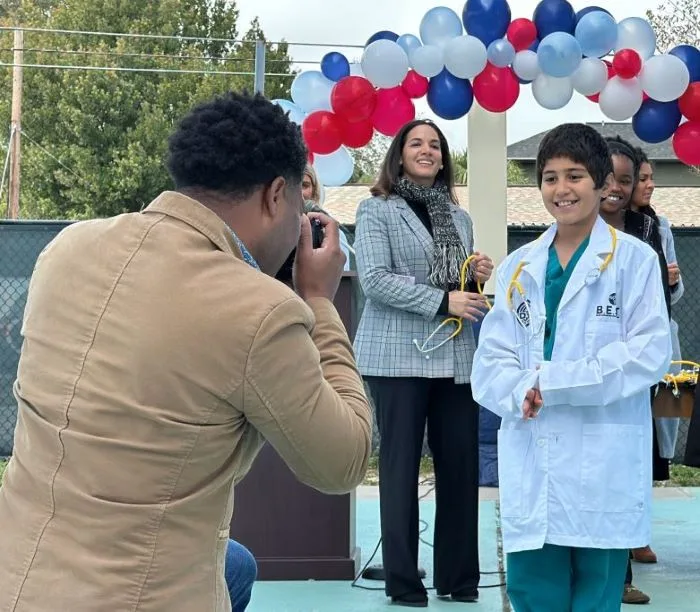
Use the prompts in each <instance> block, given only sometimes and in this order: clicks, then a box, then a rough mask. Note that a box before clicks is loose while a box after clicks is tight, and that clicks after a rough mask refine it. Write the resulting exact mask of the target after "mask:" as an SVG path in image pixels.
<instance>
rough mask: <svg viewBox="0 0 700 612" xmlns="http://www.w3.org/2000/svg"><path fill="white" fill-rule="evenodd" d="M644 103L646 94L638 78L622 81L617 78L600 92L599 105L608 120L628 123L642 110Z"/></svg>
mask: <svg viewBox="0 0 700 612" xmlns="http://www.w3.org/2000/svg"><path fill="white" fill-rule="evenodd" d="M643 101H644V92H643V91H642V86H641V84H640V83H639V79H638V78H636V77H635V78H633V79H621V78H620V77H618V76H615V77H613V78H612V79H610V80H609V81H608V83H607V85H605V87H603V91H601V92H600V98H599V99H598V105H599V106H600V110H601V112H602V113H603V114H604V115H605V116H606V117H607V118H608V119H612V120H613V121H626V120H627V119H631V118H632V117H633V116H634V114H635V113H636V112H637V111H638V110H639V109H640V108H641V106H642V102H643Z"/></svg>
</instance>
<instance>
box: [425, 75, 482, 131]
mask: <svg viewBox="0 0 700 612" xmlns="http://www.w3.org/2000/svg"><path fill="white" fill-rule="evenodd" d="M473 102H474V91H473V90H472V84H471V83H470V82H469V81H468V80H467V79H458V78H457V77H456V76H454V75H452V74H451V73H449V72H448V71H447V70H446V69H445V70H443V71H442V72H441V73H440V74H438V75H437V76H435V77H433V78H432V79H430V85H429V86H428V106H429V107H430V109H431V110H432V111H433V112H434V113H435V114H436V115H437V116H438V117H442V118H443V119H459V118H460V117H464V115H466V114H467V113H468V112H469V109H470V108H471V107H472V103H473Z"/></svg>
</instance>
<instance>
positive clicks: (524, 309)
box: [515, 300, 530, 327]
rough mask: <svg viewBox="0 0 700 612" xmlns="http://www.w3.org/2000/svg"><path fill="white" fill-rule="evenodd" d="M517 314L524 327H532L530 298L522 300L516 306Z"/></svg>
mask: <svg viewBox="0 0 700 612" xmlns="http://www.w3.org/2000/svg"><path fill="white" fill-rule="evenodd" d="M515 314H516V315H517V316H518V320H519V321H520V323H521V324H522V325H523V326H524V327H530V300H526V301H525V302H521V303H520V305H519V306H518V307H517V308H516V310H515Z"/></svg>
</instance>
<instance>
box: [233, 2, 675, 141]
mask: <svg viewBox="0 0 700 612" xmlns="http://www.w3.org/2000/svg"><path fill="white" fill-rule="evenodd" d="M569 1H570V2H571V4H572V5H573V7H574V9H575V10H577V11H578V10H580V9H582V8H584V7H586V6H589V5H592V4H596V5H598V6H602V7H604V8H606V9H607V10H608V11H610V12H611V13H612V14H613V15H614V16H615V18H616V19H617V20H618V21H620V20H622V19H624V18H625V17H646V11H647V10H648V9H652V10H653V9H656V8H657V7H658V5H659V4H660V3H661V0H569ZM538 2H539V0H510V7H511V12H512V18H513V19H516V18H518V17H527V18H530V19H531V18H532V14H533V11H534V9H535V7H536V6H537V4H538ZM464 4H465V1H464V0H459V1H455V0H443V1H438V0H435V1H432V2H431V1H426V0H349V1H345V2H335V1H332V0H331V1H329V0H294V1H291V2H290V1H287V2H280V0H237V5H238V8H239V10H240V20H239V24H240V25H239V28H238V29H239V33H242V32H245V30H246V29H247V27H248V24H249V23H250V22H251V21H252V20H253V19H254V18H255V17H256V16H257V17H259V19H260V24H261V26H262V29H263V31H264V32H265V36H266V37H267V39H268V40H271V41H280V40H286V41H287V42H289V43H298V44H293V45H290V55H291V56H292V58H293V59H294V60H296V61H301V62H320V60H321V58H322V57H323V56H324V55H325V54H326V53H328V52H330V51H339V52H341V53H344V54H345V55H346V57H347V58H348V59H349V60H350V61H353V60H356V61H359V60H360V58H361V57H362V49H361V48H356V49H353V48H347V47H345V46H344V45H360V46H362V45H364V43H365V41H366V40H367V39H368V38H369V37H370V36H371V35H372V34H373V33H374V32H377V31H378V30H392V31H394V32H396V33H398V34H405V33H412V34H415V35H418V29H419V26H420V22H421V19H422V18H423V15H425V13H426V12H427V11H428V10H429V9H431V8H433V7H435V6H447V7H449V8H451V9H453V10H454V11H455V12H456V13H457V14H458V15H461V14H462V9H463V8H464ZM308 45H328V46H308ZM297 67H298V68H301V69H303V70H319V69H320V68H319V65H318V63H316V65H314V64H307V63H304V64H300V65H299V66H297ZM530 89H531V88H530V86H529V85H526V86H523V87H521V90H520V98H519V99H518V101H517V103H516V104H515V106H514V107H513V108H512V109H511V110H510V111H508V113H507V138H508V144H511V143H513V142H517V141H519V140H523V139H525V138H528V137H529V136H532V135H534V134H537V133H539V132H542V131H545V130H548V129H550V128H552V127H554V126H556V125H559V124H561V123H566V122H568V121H587V122H593V121H608V122H609V120H607V119H606V118H605V116H604V115H602V114H601V112H600V111H599V110H598V106H597V104H594V103H593V102H590V101H589V100H587V99H586V98H584V97H583V96H581V95H579V94H578V93H574V97H573V98H572V100H571V102H569V104H568V105H567V106H566V107H564V108H563V109H560V110H557V111H550V110H546V109H543V108H542V107H540V106H539V105H538V104H537V102H535V100H534V98H533V97H532V93H531V91H530ZM416 111H417V114H418V115H419V116H423V117H430V118H432V119H435V120H436V123H438V124H439V125H440V127H441V128H442V129H443V130H444V131H445V133H446V135H447V137H448V139H449V141H450V145H451V146H452V148H453V149H456V150H460V149H465V148H466V142H467V119H466V117H465V118H462V119H457V120H455V121H445V120H442V119H439V118H437V117H435V116H434V115H433V114H432V112H431V111H430V109H429V108H428V105H427V103H426V102H425V99H423V100H421V101H418V103H417V105H416Z"/></svg>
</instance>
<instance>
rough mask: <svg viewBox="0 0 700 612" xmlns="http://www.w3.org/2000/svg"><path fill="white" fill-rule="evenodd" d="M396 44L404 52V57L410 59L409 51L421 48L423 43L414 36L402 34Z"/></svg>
mask: <svg viewBox="0 0 700 612" xmlns="http://www.w3.org/2000/svg"><path fill="white" fill-rule="evenodd" d="M396 44H397V45H398V46H399V47H401V48H402V49H403V50H404V51H405V52H406V55H408V57H411V51H413V50H414V49H417V48H418V47H422V46H423V43H422V42H421V41H420V38H418V37H417V36H414V35H413V34H402V35H401V36H399V39H398V40H397V41H396Z"/></svg>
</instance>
